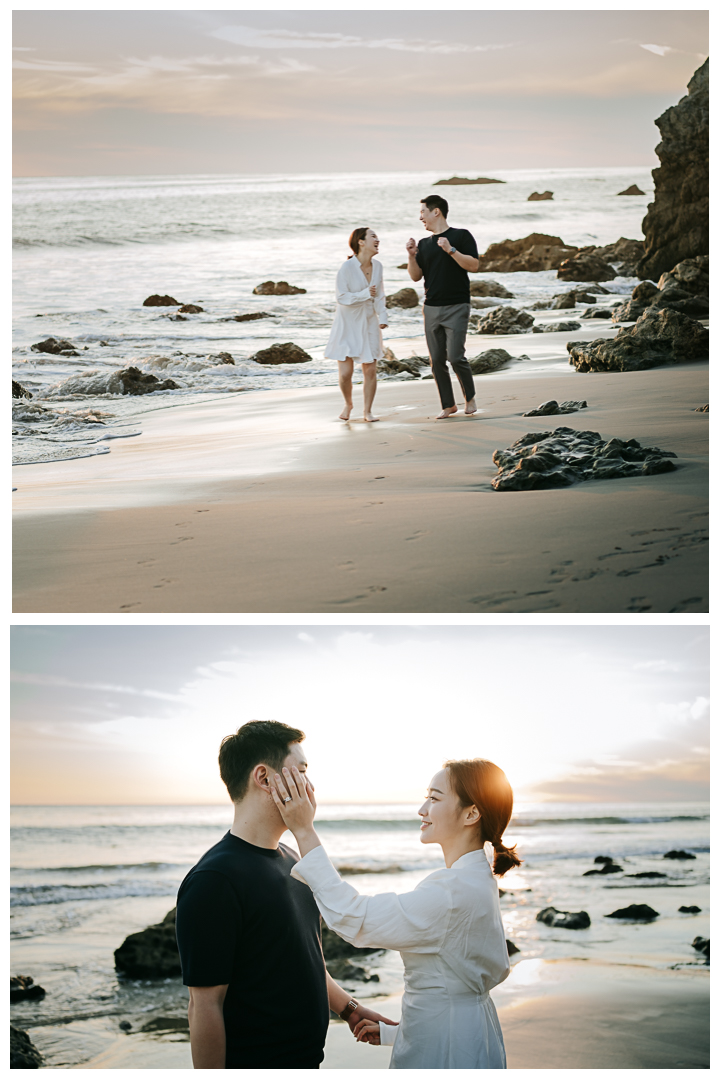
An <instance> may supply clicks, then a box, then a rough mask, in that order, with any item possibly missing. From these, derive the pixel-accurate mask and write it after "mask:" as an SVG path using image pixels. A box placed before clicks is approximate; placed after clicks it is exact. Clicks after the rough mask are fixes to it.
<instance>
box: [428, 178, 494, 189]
mask: <svg viewBox="0 0 720 1080" xmlns="http://www.w3.org/2000/svg"><path fill="white" fill-rule="evenodd" d="M504 183H506V181H505V180H491V179H490V178H489V177H487V176H478V177H477V178H476V179H475V180H469V179H468V178H467V177H466V176H451V177H450V179H449V180H436V181H435V183H434V184H433V187H455V186H457V185H458V184H504Z"/></svg>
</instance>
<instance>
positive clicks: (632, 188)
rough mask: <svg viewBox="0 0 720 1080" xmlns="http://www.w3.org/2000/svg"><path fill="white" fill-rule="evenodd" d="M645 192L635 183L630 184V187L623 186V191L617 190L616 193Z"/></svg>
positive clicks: (642, 193) (633, 193)
mask: <svg viewBox="0 0 720 1080" xmlns="http://www.w3.org/2000/svg"><path fill="white" fill-rule="evenodd" d="M644 194H645V192H644V191H641V190H640V188H639V187H638V186H637V184H631V185H630V187H628V188H625V190H624V191H618V195H644Z"/></svg>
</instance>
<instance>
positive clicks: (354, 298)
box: [335, 263, 372, 305]
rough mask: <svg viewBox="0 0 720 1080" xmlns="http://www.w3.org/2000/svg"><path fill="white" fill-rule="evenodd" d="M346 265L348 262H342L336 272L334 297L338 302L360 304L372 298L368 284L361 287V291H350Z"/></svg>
mask: <svg viewBox="0 0 720 1080" xmlns="http://www.w3.org/2000/svg"><path fill="white" fill-rule="evenodd" d="M348 265H349V263H343V265H342V266H341V267H340V269H339V270H338V272H337V277H336V278H335V299H336V300H337V302H338V304H347V305H350V304H362V303H364V302H365V301H366V300H372V297H371V296H370V286H369V285H368V286H367V288H365V289H362V291H361V292H351V291H350V289H349V286H350V281H349V270H348Z"/></svg>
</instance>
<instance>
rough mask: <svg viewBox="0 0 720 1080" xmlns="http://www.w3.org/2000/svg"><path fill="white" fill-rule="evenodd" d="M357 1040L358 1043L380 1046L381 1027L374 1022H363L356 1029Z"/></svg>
mask: <svg viewBox="0 0 720 1080" xmlns="http://www.w3.org/2000/svg"><path fill="white" fill-rule="evenodd" d="M355 1038H356V1039H357V1041H358V1042H364V1043H370V1045H371V1046H379V1045H380V1025H379V1024H376V1023H375V1022H374V1021H373V1020H361V1021H360V1023H359V1024H358V1026H357V1027H356V1028H355Z"/></svg>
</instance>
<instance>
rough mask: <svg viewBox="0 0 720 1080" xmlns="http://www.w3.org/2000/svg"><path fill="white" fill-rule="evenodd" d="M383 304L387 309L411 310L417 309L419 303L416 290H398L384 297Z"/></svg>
mask: <svg viewBox="0 0 720 1080" xmlns="http://www.w3.org/2000/svg"><path fill="white" fill-rule="evenodd" d="M385 303H386V304H387V306H388V307H389V308H394V307H399V308H412V307H417V306H418V304H419V303H420V301H419V299H418V294H417V290H416V289H410V288H407V289H400V290H399V291H398V292H396V293H391V294H390V296H388V297H386V299H385Z"/></svg>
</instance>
